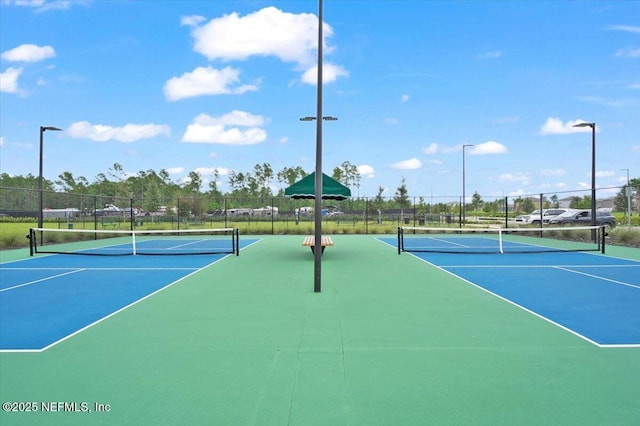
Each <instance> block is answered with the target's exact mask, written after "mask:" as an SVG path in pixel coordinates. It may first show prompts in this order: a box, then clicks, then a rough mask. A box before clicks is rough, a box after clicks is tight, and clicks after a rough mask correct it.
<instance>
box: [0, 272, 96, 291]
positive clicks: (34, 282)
mask: <svg viewBox="0 0 640 426" xmlns="http://www.w3.org/2000/svg"><path fill="white" fill-rule="evenodd" d="M22 269H28V268H19V269H17V270H22ZM69 269H71V268H69ZM5 270H16V269H11V268H6V269H5ZM84 270H85V269H84V268H80V269H71V270H70V271H68V272H65V273H63V274H57V275H51V276H47V277H44V278H40V279H38V280H31V281H28V282H26V283H22V284H17V285H14V286H11V287H7V288H0V293H3V292H5V291H9V290H15V289H17V288H21V287H26V286H28V285H33V284H38V283H41V282H43V281H49V280H54V279H56V278H60V277H64V276H67V275H71V274H77V273H78V272H82V271H84Z"/></svg>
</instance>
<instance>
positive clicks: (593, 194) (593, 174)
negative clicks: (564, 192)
mask: <svg viewBox="0 0 640 426" xmlns="http://www.w3.org/2000/svg"><path fill="white" fill-rule="evenodd" d="M573 127H591V226H596V123H578V124H574V125H573ZM596 238H597V237H596V230H595V229H593V230H592V231H591V239H592V240H593V241H594V242H595V241H596Z"/></svg>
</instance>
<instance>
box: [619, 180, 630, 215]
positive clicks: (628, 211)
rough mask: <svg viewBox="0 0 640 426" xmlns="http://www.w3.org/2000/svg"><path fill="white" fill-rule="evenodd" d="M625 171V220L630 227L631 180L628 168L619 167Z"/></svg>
mask: <svg viewBox="0 0 640 426" xmlns="http://www.w3.org/2000/svg"><path fill="white" fill-rule="evenodd" d="M620 170H626V171H627V186H625V188H624V191H625V193H626V195H627V220H628V226H629V228H631V182H630V181H629V169H620Z"/></svg>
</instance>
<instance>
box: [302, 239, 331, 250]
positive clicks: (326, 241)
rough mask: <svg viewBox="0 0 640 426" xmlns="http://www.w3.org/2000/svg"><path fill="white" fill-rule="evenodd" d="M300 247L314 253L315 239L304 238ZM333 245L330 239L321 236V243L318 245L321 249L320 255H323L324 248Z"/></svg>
mask: <svg viewBox="0 0 640 426" xmlns="http://www.w3.org/2000/svg"><path fill="white" fill-rule="evenodd" d="M302 245H303V246H305V247H311V252H312V253H315V248H316V238H315V237H304V240H303V241H302ZM332 245H333V240H331V237H327V236H323V237H322V242H321V244H320V246H321V247H322V253H324V248H325V247H327V246H332Z"/></svg>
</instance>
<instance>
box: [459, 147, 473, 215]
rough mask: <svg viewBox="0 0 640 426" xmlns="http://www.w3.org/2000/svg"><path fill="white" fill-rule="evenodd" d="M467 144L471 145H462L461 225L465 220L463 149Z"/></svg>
mask: <svg viewBox="0 0 640 426" xmlns="http://www.w3.org/2000/svg"><path fill="white" fill-rule="evenodd" d="M469 146H473V145H470V144H465V145H462V222H461V223H460V226H462V224H463V223H465V221H466V212H465V203H466V194H465V192H466V182H465V167H466V166H465V155H464V149H465V148H466V147H469Z"/></svg>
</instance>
